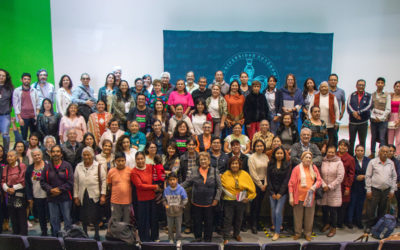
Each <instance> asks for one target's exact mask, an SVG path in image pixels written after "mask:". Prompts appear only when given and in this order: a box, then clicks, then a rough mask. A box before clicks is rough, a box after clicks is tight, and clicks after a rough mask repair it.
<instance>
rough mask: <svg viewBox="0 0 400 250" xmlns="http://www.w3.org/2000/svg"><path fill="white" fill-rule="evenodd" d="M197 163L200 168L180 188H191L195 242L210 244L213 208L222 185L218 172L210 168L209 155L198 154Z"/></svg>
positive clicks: (204, 153) (218, 197)
mask: <svg viewBox="0 0 400 250" xmlns="http://www.w3.org/2000/svg"><path fill="white" fill-rule="evenodd" d="M199 163H200V167H199V168H198V169H197V170H196V171H194V172H193V173H192V175H191V176H190V177H189V178H187V179H186V180H185V182H184V183H182V185H181V186H182V187H183V188H185V189H187V188H189V187H192V215H193V216H192V218H193V229H194V237H195V241H197V242H200V241H203V240H204V241H206V242H211V240H212V232H213V218H214V207H215V206H216V205H218V202H219V199H220V197H221V193H222V185H221V179H220V176H219V173H218V170H216V169H215V168H212V167H210V164H211V157H210V154H209V153H207V152H201V153H199ZM203 230H204V237H203Z"/></svg>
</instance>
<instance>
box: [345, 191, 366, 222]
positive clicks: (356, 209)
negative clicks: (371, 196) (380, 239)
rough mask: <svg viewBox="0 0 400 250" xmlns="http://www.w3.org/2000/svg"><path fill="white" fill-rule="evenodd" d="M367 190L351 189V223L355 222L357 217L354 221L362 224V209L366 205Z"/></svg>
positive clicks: (349, 219)
mask: <svg viewBox="0 0 400 250" xmlns="http://www.w3.org/2000/svg"><path fill="white" fill-rule="evenodd" d="M365 195H366V194H365V191H361V192H360V191H356V190H352V191H351V200H350V205H349V208H348V210H347V221H348V222H349V223H353V218H354V219H355V221H354V223H355V224H357V225H360V224H361V218H362V210H363V207H364V201H365Z"/></svg>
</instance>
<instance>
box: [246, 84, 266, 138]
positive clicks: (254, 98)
mask: <svg viewBox="0 0 400 250" xmlns="http://www.w3.org/2000/svg"><path fill="white" fill-rule="evenodd" d="M260 89H261V82H259V81H253V82H252V83H251V93H250V94H249V95H248V96H247V98H246V101H245V102H244V106H243V112H244V119H245V124H246V129H247V135H248V136H249V138H250V140H253V135H254V134H255V133H256V132H257V131H259V130H260V122H261V121H262V120H265V119H268V114H269V110H268V103H267V99H266V98H265V95H263V94H261V93H260Z"/></svg>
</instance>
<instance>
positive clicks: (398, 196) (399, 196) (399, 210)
mask: <svg viewBox="0 0 400 250" xmlns="http://www.w3.org/2000/svg"><path fill="white" fill-rule="evenodd" d="M394 194H395V195H396V199H397V220H400V191H396V192H395V193H394Z"/></svg>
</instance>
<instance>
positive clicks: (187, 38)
mask: <svg viewBox="0 0 400 250" xmlns="http://www.w3.org/2000/svg"><path fill="white" fill-rule="evenodd" d="M332 46H333V33H330V34H320V33H290V32H239V31H233V32H220V31H172V30H164V70H165V71H168V72H170V73H171V82H172V83H175V82H176V80H178V79H185V74H186V72H188V71H190V70H192V71H194V73H195V76H196V79H198V77H200V76H205V77H207V80H208V83H211V82H212V81H213V80H214V74H215V72H216V71H217V70H222V71H223V72H224V76H225V77H224V78H225V81H226V82H231V81H232V80H234V79H239V75H240V72H242V71H245V72H247V74H248V75H249V83H251V81H253V80H259V81H260V82H261V83H262V89H265V87H266V86H267V78H268V77H269V76H270V75H274V76H275V77H276V78H277V79H278V85H277V87H278V88H280V87H282V86H283V85H284V83H285V77H286V75H287V74H288V73H293V74H294V75H295V76H296V80H297V86H298V87H299V88H301V89H302V88H303V83H304V81H305V80H306V79H307V78H308V77H312V78H313V79H314V80H315V82H316V84H317V85H319V83H321V82H322V81H325V80H327V78H328V76H329V74H330V73H331V67H332Z"/></svg>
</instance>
